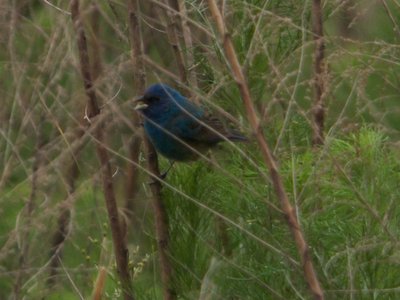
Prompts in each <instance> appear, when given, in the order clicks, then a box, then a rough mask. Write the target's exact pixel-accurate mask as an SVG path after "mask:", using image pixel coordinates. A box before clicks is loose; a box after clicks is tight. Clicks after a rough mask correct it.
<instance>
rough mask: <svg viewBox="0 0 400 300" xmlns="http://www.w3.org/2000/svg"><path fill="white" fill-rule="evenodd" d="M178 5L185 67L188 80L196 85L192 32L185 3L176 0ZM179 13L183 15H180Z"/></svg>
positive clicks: (181, 0)
mask: <svg viewBox="0 0 400 300" xmlns="http://www.w3.org/2000/svg"><path fill="white" fill-rule="evenodd" d="M178 7H179V12H180V14H179V15H178V16H179V19H180V22H181V27H182V35H183V41H184V42H185V47H186V49H185V50H186V51H185V52H186V61H187V67H188V68H187V69H188V81H189V83H190V85H191V86H192V87H197V86H198V84H197V76H196V72H195V70H194V65H195V62H194V54H193V40H192V33H191V30H190V27H189V24H188V21H187V19H188V17H187V10H186V4H185V1H184V0H178ZM181 15H182V16H183V17H181Z"/></svg>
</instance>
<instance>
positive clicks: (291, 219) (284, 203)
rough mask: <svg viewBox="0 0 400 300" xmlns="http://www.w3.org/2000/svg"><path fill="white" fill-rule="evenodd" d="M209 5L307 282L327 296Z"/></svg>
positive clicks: (218, 19) (218, 15)
mask: <svg viewBox="0 0 400 300" xmlns="http://www.w3.org/2000/svg"><path fill="white" fill-rule="evenodd" d="M208 5H209V9H210V11H211V14H212V16H213V18H214V20H215V22H216V25H217V29H218V32H219V34H220V35H221V37H222V39H223V47H224V50H225V55H226V58H227V60H228V62H229V64H230V67H231V72H232V74H233V77H234V79H235V81H236V83H237V85H238V87H239V90H240V94H241V97H242V100H243V104H244V107H245V109H246V113H247V119H248V120H249V122H250V125H251V127H252V129H253V131H254V133H255V136H256V139H257V142H258V145H259V147H260V150H261V154H262V156H263V158H264V162H265V164H266V165H267V166H268V169H269V172H270V176H271V180H272V184H273V187H274V189H275V193H276V194H277V197H278V199H279V201H280V203H281V207H282V210H283V213H284V215H285V217H286V220H287V222H288V225H289V228H290V230H291V232H292V235H293V238H294V240H295V243H296V246H297V249H298V252H299V254H300V259H301V261H302V265H303V271H304V275H305V279H306V281H307V283H308V286H309V288H310V290H311V292H312V294H313V296H314V298H315V299H323V298H324V295H323V291H322V289H321V287H320V284H319V281H318V278H317V275H316V273H315V271H314V266H313V263H312V261H311V257H310V250H309V248H308V245H307V242H306V240H305V238H304V234H303V232H302V230H301V227H300V224H299V222H298V220H297V216H296V213H295V210H294V209H293V207H292V205H291V204H290V202H289V198H288V196H287V194H286V191H285V189H284V186H283V182H282V179H281V177H280V175H279V172H278V167H277V164H276V162H275V159H274V158H273V156H272V153H271V150H270V148H269V146H268V144H267V142H266V140H265V137H264V133H263V129H262V127H261V126H260V122H259V119H258V117H257V113H256V111H255V108H254V105H253V102H252V100H251V97H250V91H249V88H248V86H247V82H246V79H245V78H244V75H243V72H242V68H241V66H240V64H239V60H238V58H237V55H236V52H235V49H234V47H233V43H232V40H231V38H230V36H229V33H228V32H227V30H226V27H225V23H224V20H223V18H222V15H221V13H220V11H219V9H218V7H217V5H216V3H215V1H214V0H208Z"/></svg>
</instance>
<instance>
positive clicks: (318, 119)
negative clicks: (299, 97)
mask: <svg viewBox="0 0 400 300" xmlns="http://www.w3.org/2000/svg"><path fill="white" fill-rule="evenodd" d="M312 15H313V33H314V35H313V36H314V42H315V50H314V89H315V98H314V106H313V115H314V122H313V145H314V146H315V145H323V144H324V121H325V109H324V97H325V92H326V91H325V85H326V83H325V80H326V66H325V53H324V51H325V41H324V32H323V27H322V7H321V0H313V3H312Z"/></svg>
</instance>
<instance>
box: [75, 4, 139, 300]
mask: <svg viewBox="0 0 400 300" xmlns="http://www.w3.org/2000/svg"><path fill="white" fill-rule="evenodd" d="M71 16H72V21H73V23H74V24H73V25H74V28H75V31H76V35H77V45H78V52H79V62H80V69H81V73H82V77H83V83H84V87H85V91H86V95H87V97H88V117H89V119H92V118H94V117H96V116H97V115H99V114H100V110H99V105H98V103H97V95H96V92H95V90H94V88H93V80H92V78H93V76H92V74H91V71H90V61H89V54H88V47H87V42H86V35H85V31H84V27H83V23H82V20H81V16H80V10H79V0H73V1H72V2H71ZM94 137H95V138H96V139H97V140H98V141H99V142H98V143H96V151H97V156H98V158H99V161H100V164H101V167H102V168H101V170H102V181H103V190H104V198H105V202H106V207H107V212H108V218H109V222H110V227H111V233H112V238H113V244H114V252H115V259H116V263H117V271H118V276H119V279H120V281H121V284H122V288H123V295H124V299H125V300H132V299H134V297H133V291H132V286H131V275H130V273H129V267H128V250H127V248H126V244H125V239H124V236H123V233H122V229H121V223H120V221H119V215H118V207H117V202H116V199H115V193H114V186H113V179H112V171H111V165H110V161H109V157H108V152H107V148H106V146H105V144H104V141H105V138H104V128H103V126H100V127H99V129H97V130H96V131H95V132H94Z"/></svg>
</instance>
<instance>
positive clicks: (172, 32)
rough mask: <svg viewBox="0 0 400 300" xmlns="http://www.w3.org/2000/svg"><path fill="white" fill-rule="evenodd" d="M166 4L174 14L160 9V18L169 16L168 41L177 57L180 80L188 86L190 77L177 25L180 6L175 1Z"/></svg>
mask: <svg viewBox="0 0 400 300" xmlns="http://www.w3.org/2000/svg"><path fill="white" fill-rule="evenodd" d="M164 3H165V5H169V6H170V7H171V10H173V12H171V10H170V9H165V10H161V9H160V16H163V13H164V12H165V14H166V16H167V20H166V21H165V22H166V29H167V36H168V41H169V43H170V45H171V47H172V50H173V52H174V55H175V61H176V65H177V67H178V73H179V78H180V80H181V82H183V83H184V84H187V83H188V77H187V73H186V67H185V60H184V57H183V53H182V49H181V47H180V45H179V37H178V32H179V30H178V28H179V27H178V24H177V19H178V17H177V15H178V14H177V10H178V4H177V3H176V1H174V0H164Z"/></svg>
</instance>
